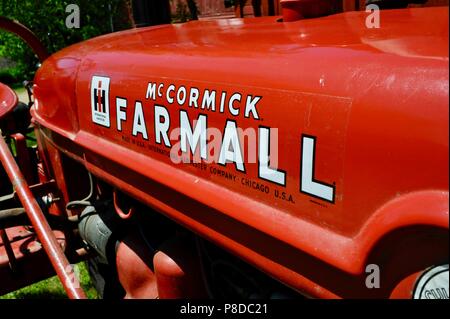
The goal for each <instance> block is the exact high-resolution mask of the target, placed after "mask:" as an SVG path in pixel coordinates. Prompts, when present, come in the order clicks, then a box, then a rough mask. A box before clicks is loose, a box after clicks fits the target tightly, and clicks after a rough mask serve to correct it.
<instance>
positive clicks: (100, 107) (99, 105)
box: [91, 75, 110, 127]
mask: <svg viewBox="0 0 450 319" xmlns="http://www.w3.org/2000/svg"><path fill="white" fill-rule="evenodd" d="M91 110H92V121H93V122H94V123H97V124H100V125H102V126H106V127H109V126H110V123H109V78H107V77H104V76H95V75H94V76H93V77H92V80H91Z"/></svg>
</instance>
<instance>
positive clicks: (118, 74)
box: [32, 8, 449, 269]
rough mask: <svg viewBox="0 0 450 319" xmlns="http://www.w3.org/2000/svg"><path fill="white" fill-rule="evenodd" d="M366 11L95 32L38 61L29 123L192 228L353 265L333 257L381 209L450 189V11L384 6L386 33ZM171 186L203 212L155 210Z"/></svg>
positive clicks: (101, 173)
mask: <svg viewBox="0 0 450 319" xmlns="http://www.w3.org/2000/svg"><path fill="white" fill-rule="evenodd" d="M367 15H368V14H367V13H365V12H349V13H344V14H338V15H333V16H328V17H323V18H317V19H311V20H301V21H296V22H290V23H283V22H277V21H278V20H277V19H278V18H276V17H268V18H255V19H230V20H214V21H196V22H189V23H186V24H182V25H165V26H158V27H151V28H143V29H135V30H130V31H124V32H119V33H115V34H111V35H106V36H102V37H98V38H95V39H92V40H89V41H86V42H83V43H79V44H76V45H73V46H71V47H68V48H66V49H64V50H62V51H60V52H58V53H56V54H54V55H53V56H51V57H50V58H48V59H47V60H46V61H45V62H44V63H43V65H42V67H41V68H40V69H39V71H38V72H37V75H36V78H35V87H34V88H35V98H36V103H35V106H34V109H33V113H32V114H33V117H34V119H35V121H36V123H37V125H38V126H39V127H40V129H41V131H42V134H44V136H45V137H46V138H47V140H48V141H49V142H50V141H51V142H52V143H56V144H57V145H58V146H59V147H60V148H61V149H62V150H63V151H64V152H65V153H67V154H68V155H69V156H72V157H74V158H76V159H79V160H80V161H83V163H85V164H86V166H87V167H88V168H89V169H90V170H91V171H94V172H95V174H96V175H98V176H101V178H103V179H106V180H108V181H110V182H111V183H113V184H114V185H116V186H117V187H119V188H121V189H122V190H124V191H126V192H127V193H129V194H134V195H133V196H135V197H138V198H139V199H141V200H142V201H145V202H147V203H149V204H151V205H152V207H155V208H158V209H159V210H161V211H164V213H166V214H168V215H170V216H171V217H172V218H174V219H176V220H178V221H180V222H181V223H183V224H185V225H188V226H189V227H190V228H192V229H194V230H196V231H199V232H207V231H208V230H207V229H206V228H202V227H206V226H205V225H206V224H208V226H207V227H209V228H208V229H209V231H211V229H215V230H214V231H217V230H218V229H220V228H221V227H222V226H223V225H224V224H222V223H217V224H215V225H213V223H212V222H211V223H209V222H210V221H211V220H210V219H211V218H212V217H214V216H219V215H220V216H222V215H224V216H227V218H231V219H230V220H228V221H227V222H230V221H231V220H235V221H239V222H240V223H242V224H243V225H246V227H251V228H252V229H256V230H257V231H261V232H263V233H265V234H269V235H270V236H272V237H275V238H278V239H280V240H282V241H284V242H289V244H290V245H292V246H294V247H303V248H304V245H311V243H314V245H317V246H316V247H310V248H311V249H310V251H314V252H315V253H317V254H322V255H321V256H320V257H321V258H323V259H325V260H328V261H329V262H332V263H334V264H339V265H340V266H342V268H345V267H347V269H350V268H351V266H350V265H348V264H346V262H347V260H346V259H345V257H343V256H344V254H340V255H339V254H334V252H338V251H340V249H341V248H342V247H344V246H345V247H350V246H351V242H352V238H353V236H356V235H357V234H359V233H360V231H361V229H363V227H364V225H365V224H366V223H367V222H368V220H369V219H370V217H371V215H372V214H373V213H374V212H375V211H377V210H378V209H379V208H380V207H381V206H382V205H384V204H385V203H386V202H388V201H390V200H392V199H394V198H397V197H399V196H403V195H406V194H410V193H413V192H417V191H422V190H423V189H427V190H436V191H446V192H448V79H449V75H448V66H449V65H448V9H447V8H423V9H404V10H386V11H382V12H381V21H380V22H381V28H368V27H367V25H366V23H367V21H366V20H367ZM246 134H247V135H246ZM212 141H215V143H213V142H212ZM192 153H195V154H196V155H195V156H197V159H198V161H197V162H194V161H193V160H192ZM424 163H426V164H424ZM361 185H364V187H361ZM172 191H176V192H177V194H182V195H179V196H181V197H174V198H179V200H180V201H181V202H186V201H188V199H189V200H193V201H195V202H196V203H197V204H196V205H197V206H195V205H193V204H192V205H191V206H189V205H190V204H189V205H188V204H186V205H185V206H183V207H178V206H177V204H176V203H174V206H173V207H172V208H171V209H168V208H167V207H166V208H167V209H166V208H164V207H165V206H164V205H163V204H158V203H157V201H158V200H160V201H163V199H166V200H167V202H169V201H170V200H171V199H169V198H168V197H167V196H169V195H168V194H172V193H171V192H172ZM149 194H151V196H153V197H152V198H153V201H152V200H151V199H150V197H148V196H150V195H149ZM447 194H448V193H447ZM174 196H175V195H174ZM177 196H178V195H177ZM154 198H157V199H154ZM158 205H159V206H158ZM198 205H200V206H198ZM201 205H203V206H201ZM195 207H200V208H201V209H203V210H204V211H206V210H208V209H211V212H210V214H209V215H208V216H206V217H205V216H203V217H200V216H199V215H196V214H197V213H196V212H195V209H194V208H195ZM189 209H191V211H190V213H188V212H187V211H188V210H189ZM199 214H200V213H199ZM227 222H225V221H224V223H225V224H226V223H227ZM201 225H203V226H201ZM324 232H325V234H327V235H323V234H324ZM299 234H302V235H301V236H300V235H299ZM318 234H321V235H320V236H319V235H318ZM316 235H317V236H318V237H317V240H313V238H315V237H314V236H316ZM305 236H306V237H308V236H309V237H308V240H307V239H306V238H305ZM324 238H327V243H326V244H327V245H328V246H327V248H325V249H319V248H318V247H319V246H321V245H322V244H323V245H325V241H324ZM328 239H329V240H328ZM353 266H354V267H356V266H355V265H353Z"/></svg>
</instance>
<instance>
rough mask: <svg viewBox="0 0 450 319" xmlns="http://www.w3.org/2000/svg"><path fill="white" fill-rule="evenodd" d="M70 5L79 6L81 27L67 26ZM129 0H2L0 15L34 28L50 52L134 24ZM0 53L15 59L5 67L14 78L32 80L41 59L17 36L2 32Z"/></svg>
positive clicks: (0, 32)
mask: <svg viewBox="0 0 450 319" xmlns="http://www.w3.org/2000/svg"><path fill="white" fill-rule="evenodd" d="M68 4H77V5H78V6H79V9H80V28H73V29H69V28H67V27H66V24H65V23H66V18H67V16H69V15H70V13H71V12H66V7H67V5H68ZM127 5H129V0H95V1H93V0H0V16H5V17H8V18H10V19H14V20H17V21H19V22H20V23H22V24H23V25H25V26H26V27H28V28H29V29H31V30H32V31H33V32H34V33H35V34H36V35H37V37H38V38H39V39H40V40H41V41H42V42H43V44H44V46H45V47H46V48H47V50H48V51H49V52H50V53H53V52H56V51H58V50H60V49H62V48H64V47H66V46H68V45H70V44H73V43H76V42H79V41H83V40H86V39H89V38H92V37H95V36H98V35H101V34H105V33H109V32H112V31H119V30H123V29H127V28H129V27H130V26H131V23H130V21H129V17H128V15H127V13H126V10H124V8H125V7H126V6H127ZM0 56H3V57H7V58H9V59H11V60H12V61H15V62H16V65H15V66H14V67H11V68H8V69H7V70H6V71H5V70H3V77H8V76H7V75H5V74H4V73H5V72H6V73H7V74H9V76H10V77H11V78H13V79H14V80H15V81H23V80H31V79H33V76H34V72H35V70H36V68H37V64H38V59H37V58H36V57H35V55H34V54H33V52H32V51H31V49H30V48H29V47H28V46H27V45H26V44H25V43H24V42H23V41H22V40H21V39H20V38H19V37H17V36H15V35H13V34H10V33H7V32H5V31H0Z"/></svg>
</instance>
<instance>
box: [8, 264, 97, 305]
mask: <svg viewBox="0 0 450 319" xmlns="http://www.w3.org/2000/svg"><path fill="white" fill-rule="evenodd" d="M75 268H78V269H77V270H78V271H79V280H80V283H81V287H82V288H83V290H84V292H85V293H86V295H87V297H88V298H89V299H97V298H98V294H97V291H96V290H95V288H94V286H93V285H92V282H91V279H90V277H89V273H88V270H87V267H86V264H85V263H84V262H81V263H78V264H77V265H76V266H75ZM0 299H67V294H66V292H65V291H64V288H63V286H62V284H61V282H60V281H59V278H58V277H56V276H55V277H51V278H49V279H45V280H42V281H40V282H37V283H35V284H33V285H30V286H28V287H24V288H22V289H19V290H16V291H13V292H10V293H8V294H6V295H3V296H0Z"/></svg>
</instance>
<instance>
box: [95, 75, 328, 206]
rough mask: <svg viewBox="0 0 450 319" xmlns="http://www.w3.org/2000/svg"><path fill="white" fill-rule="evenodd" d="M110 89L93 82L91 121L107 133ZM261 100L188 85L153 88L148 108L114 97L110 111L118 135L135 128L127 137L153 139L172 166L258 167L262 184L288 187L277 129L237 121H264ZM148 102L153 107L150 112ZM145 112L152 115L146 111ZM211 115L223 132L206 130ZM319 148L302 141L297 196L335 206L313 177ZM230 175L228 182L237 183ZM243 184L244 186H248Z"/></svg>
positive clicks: (311, 140)
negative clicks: (221, 116) (243, 125)
mask: <svg viewBox="0 0 450 319" xmlns="http://www.w3.org/2000/svg"><path fill="white" fill-rule="evenodd" d="M109 87H110V80H109V78H108V77H101V76H93V77H92V81H91V109H92V121H93V122H94V123H96V124H99V125H101V126H104V127H110V126H111V119H110V112H109V107H110V101H109ZM143 100H144V99H143ZM262 100H263V97H262V96H258V95H252V94H246V95H245V94H242V93H240V92H226V91H220V90H212V89H204V90H200V89H199V88H196V87H188V86H184V85H179V86H176V85H174V84H165V83H156V82H149V83H148V85H147V90H146V92H145V101H144V102H142V101H141V100H137V99H136V100H134V101H132V102H129V100H128V98H126V97H121V96H115V97H114V98H113V99H112V101H113V102H112V105H113V106H112V107H115V111H116V119H115V128H116V130H117V131H118V132H123V131H124V127H128V128H129V127H130V124H131V132H129V133H131V135H132V136H133V137H135V138H136V137H140V138H142V139H143V140H145V141H148V140H149V139H150V137H151V138H152V139H154V142H155V143H156V144H159V145H161V146H164V147H166V148H167V149H168V150H170V151H169V154H170V158H171V160H172V161H173V162H174V163H190V162H193V163H217V164H219V165H221V166H224V167H225V166H226V165H227V164H228V163H232V164H234V168H235V170H236V171H238V172H241V173H246V164H247V163H258V178H259V179H261V180H263V181H267V182H271V183H273V184H276V185H279V186H286V180H287V172H286V171H284V170H282V169H279V168H278V167H279V166H278V164H279V156H278V155H279V154H278V129H277V128H271V127H267V126H264V125H261V124H259V125H258V127H257V129H255V128H253V127H249V128H246V129H242V128H240V127H238V126H237V121H236V119H238V118H247V119H251V120H255V121H259V122H260V121H261V118H260V115H259V107H260V104H261V101H262ZM148 102H151V104H150V106H149V103H148ZM149 107H150V110H152V111H153V114H152V115H153V116H152V121H150V122H149V121H148V119H146V117H145V116H144V110H145V108H149ZM172 107H177V108H178V109H179V113H178V118H177V119H173V118H171V113H169V111H168V108H172ZM193 109H197V110H198V111H199V112H200V113H199V114H198V116H196V117H195V118H194V117H193V116H192V114H190V112H189V111H190V110H193ZM146 112H147V114H148V110H146ZM210 113H219V114H224V116H225V117H226V119H225V124H224V126H223V127H224V128H223V129H219V128H215V127H209V126H208V115H209V114H210ZM172 116H173V115H172ZM173 122H176V123H179V126H178V127H174V125H173V124H171V123H173ZM260 123H261V122H260ZM125 124H128V126H126V125H125ZM244 141H247V143H244ZM316 144H317V139H316V137H314V136H309V135H302V136H301V137H300V139H299V146H300V147H301V154H300V155H301V156H300V158H301V163H300V164H301V165H300V172H298V173H297V174H300V185H299V191H300V192H301V193H304V194H307V195H309V196H312V197H315V198H319V199H322V200H324V201H327V202H330V203H334V201H335V186H334V185H330V184H327V183H324V182H320V181H318V180H317V179H315V177H314V175H315V171H314V166H315V165H314V164H315V150H316ZM180 154H181V155H180ZM186 155H190V156H186ZM245 155H247V156H246V161H245V160H244V156H245ZM232 175H233V174H231V175H230V176H231V177H229V176H228V175H227V177H229V178H233V176H232ZM243 180H244V179H243ZM245 183H247V184H248V185H250V187H252V185H255V182H254V181H250V182H248V181H247V182H245ZM245 183H243V185H247V184H245ZM256 184H258V185H259V183H256ZM258 190H261V191H263V192H265V191H266V188H264V187H263V186H261V187H260V186H258ZM276 193H277V194H276V197H279V198H282V199H285V197H286V200H289V201H291V202H294V201H293V200H292V198H291V197H292V196H289V195H288V194H286V193H285V192H280V191H278V190H277V191H276Z"/></svg>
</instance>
